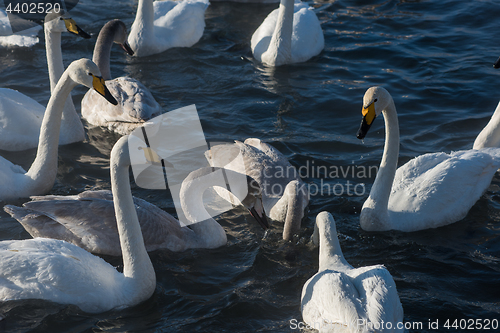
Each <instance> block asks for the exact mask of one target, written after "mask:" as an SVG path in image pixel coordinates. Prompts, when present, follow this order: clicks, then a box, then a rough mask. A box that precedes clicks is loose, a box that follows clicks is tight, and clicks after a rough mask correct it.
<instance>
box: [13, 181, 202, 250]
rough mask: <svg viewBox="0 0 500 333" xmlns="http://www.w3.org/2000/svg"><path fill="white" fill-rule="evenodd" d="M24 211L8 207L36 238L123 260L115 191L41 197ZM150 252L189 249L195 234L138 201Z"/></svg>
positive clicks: (137, 205)
mask: <svg viewBox="0 0 500 333" xmlns="http://www.w3.org/2000/svg"><path fill="white" fill-rule="evenodd" d="M34 199H35V200H34V201H31V202H27V203H25V204H24V208H19V207H15V206H6V208H4V209H6V211H7V212H8V213H9V214H11V215H12V216H13V217H14V218H15V219H16V220H18V221H19V222H20V223H21V224H22V225H23V227H24V228H25V229H26V231H28V232H29V233H30V235H32V236H33V237H48V238H55V239H61V240H65V241H67V242H70V243H73V244H75V245H77V246H80V247H82V248H84V249H86V250H87V251H89V252H92V253H98V254H107V255H114V256H120V255H121V247H120V241H119V237H118V230H117V225H116V217H115V211H114V205H113V196H112V193H111V191H86V192H83V193H81V194H79V195H78V196H67V197H64V196H40V197H34ZM134 203H135V205H136V211H137V216H138V218H139V222H140V224H141V231H142V234H143V238H144V243H145V245H146V249H147V250H148V251H153V250H156V249H159V248H168V249H170V250H172V251H182V250H185V249H186V246H187V245H186V238H187V237H189V236H191V234H192V231H191V230H190V229H187V228H181V227H180V224H179V222H178V221H177V220H176V219H175V218H174V217H172V216H171V215H170V214H168V213H167V212H165V211H163V210H162V209H160V208H158V207H157V206H155V205H153V204H151V203H149V202H147V201H145V200H142V199H139V198H134Z"/></svg>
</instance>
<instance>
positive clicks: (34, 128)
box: [0, 14, 90, 151]
mask: <svg viewBox="0 0 500 333" xmlns="http://www.w3.org/2000/svg"><path fill="white" fill-rule="evenodd" d="M54 16H55V15H54V14H49V15H47V18H46V20H45V21H46V22H45V24H44V30H45V47H46V51H47V64H48V67H49V79H50V87H51V91H53V89H54V88H55V86H56V84H57V81H59V78H60V77H61V75H62V73H63V72H64V65H63V60H62V51H61V33H62V32H65V31H68V32H72V33H75V34H79V35H80V36H82V37H84V38H86V37H87V36H88V35H87V34H86V33H85V32H83V31H82V30H81V29H80V28H79V27H78V26H77V25H76V24H75V22H74V21H73V20H72V19H70V18H68V17H65V16H64V17H60V16H59V15H57V16H56V17H54ZM88 37H90V36H88ZM44 113H45V107H44V106H42V105H41V104H40V103H38V102H36V101H35V100H34V99H32V98H30V97H28V96H26V95H24V94H22V93H20V92H18V91H16V90H12V89H6V88H0V150H7V151H20V150H26V149H30V148H35V147H37V146H38V138H39V136H40V127H41V124H42V119H43V116H44ZM83 140H85V131H84V129H83V124H82V122H81V120H80V116H79V115H78V114H77V113H76V110H75V106H74V104H73V100H72V99H71V96H69V97H68V98H67V101H66V104H65V106H64V111H63V117H62V122H61V130H60V135H59V144H62V145H64V144H69V143H73V142H79V141H83Z"/></svg>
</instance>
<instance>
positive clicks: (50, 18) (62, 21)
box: [44, 12, 90, 39]
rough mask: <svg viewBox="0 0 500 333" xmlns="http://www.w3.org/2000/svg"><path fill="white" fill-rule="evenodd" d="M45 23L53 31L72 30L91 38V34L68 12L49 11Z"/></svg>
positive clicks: (73, 32)
mask: <svg viewBox="0 0 500 333" xmlns="http://www.w3.org/2000/svg"><path fill="white" fill-rule="evenodd" d="M44 25H45V26H47V28H48V30H49V31H52V32H66V31H67V32H70V33H72V34H75V35H77V36H80V37H82V38H85V39H89V38H90V35H89V34H88V33H86V32H85V31H83V30H82V29H81V28H80V27H79V26H78V25H77V24H76V22H75V20H73V19H72V18H71V17H70V16H69V15H68V14H63V13H61V12H59V13H55V12H52V13H48V14H47V15H46V16H45V19H44Z"/></svg>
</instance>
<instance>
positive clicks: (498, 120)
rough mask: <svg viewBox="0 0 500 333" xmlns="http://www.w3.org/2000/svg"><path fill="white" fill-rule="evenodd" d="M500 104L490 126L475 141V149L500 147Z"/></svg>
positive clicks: (489, 123)
mask: <svg viewBox="0 0 500 333" xmlns="http://www.w3.org/2000/svg"><path fill="white" fill-rule="evenodd" d="M499 126H500V103H498V105H497V108H496V109H495V112H494V113H493V115H492V116H491V119H490V121H489V122H488V124H487V125H486V126H485V127H484V128H483V130H482V131H481V133H479V135H478V136H477V138H476V140H475V141H474V146H473V149H481V148H486V147H499V146H500V129H499Z"/></svg>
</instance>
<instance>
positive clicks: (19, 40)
mask: <svg viewBox="0 0 500 333" xmlns="http://www.w3.org/2000/svg"><path fill="white" fill-rule="evenodd" d="M17 20H19V21H18V23H20V22H23V21H24V20H22V21H21V19H20V18H17ZM23 23H24V24H26V28H27V29H23V30H21V27H18V29H16V30H21V31H17V32H16V33H15V34H14V33H13V31H12V26H11V24H10V20H9V17H8V15H7V12H6V11H5V10H3V9H0V47H2V46H3V47H10V46H20V47H30V46H33V45H35V44H37V43H38V36H37V35H38V31H40V29H41V28H42V27H41V26H40V25H38V24H34V23H33V22H29V21H28V22H23Z"/></svg>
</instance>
